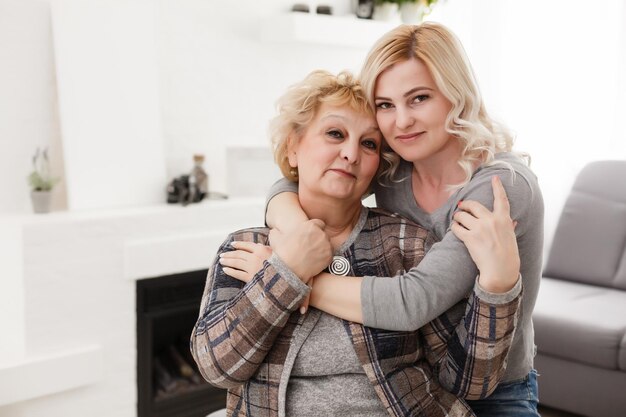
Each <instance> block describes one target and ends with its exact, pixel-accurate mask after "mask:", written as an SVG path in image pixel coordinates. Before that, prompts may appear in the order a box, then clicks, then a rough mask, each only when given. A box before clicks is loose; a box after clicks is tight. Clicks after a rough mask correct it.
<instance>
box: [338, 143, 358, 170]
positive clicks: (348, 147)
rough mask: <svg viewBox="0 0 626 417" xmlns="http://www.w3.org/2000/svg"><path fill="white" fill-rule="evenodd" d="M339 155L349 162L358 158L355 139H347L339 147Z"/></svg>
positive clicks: (353, 161) (352, 162)
mask: <svg viewBox="0 0 626 417" xmlns="http://www.w3.org/2000/svg"><path fill="white" fill-rule="evenodd" d="M341 157H342V158H343V159H345V160H346V161H348V162H349V163H351V164H354V163H356V162H358V160H359V144H358V143H357V141H351V140H347V141H345V142H344V143H343V146H342V147H341Z"/></svg>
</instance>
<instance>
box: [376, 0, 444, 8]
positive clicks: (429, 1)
mask: <svg viewBox="0 0 626 417" xmlns="http://www.w3.org/2000/svg"><path fill="white" fill-rule="evenodd" d="M383 3H396V4H398V5H402V4H403V3H423V5H424V6H426V7H431V6H433V5H435V3H437V0H376V4H383Z"/></svg>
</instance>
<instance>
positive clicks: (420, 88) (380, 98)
mask: <svg viewBox="0 0 626 417" xmlns="http://www.w3.org/2000/svg"><path fill="white" fill-rule="evenodd" d="M422 90H427V91H433V89H432V88H430V87H426V86H418V87H414V88H411V89H410V90H409V91H407V92H406V93H404V94H403V95H402V97H408V96H410V95H411V94H414V93H416V92H418V91H422ZM374 100H389V101H390V100H391V99H390V98H389V97H383V96H376V97H374Z"/></svg>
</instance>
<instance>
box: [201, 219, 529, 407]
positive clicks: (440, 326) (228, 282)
mask: <svg viewBox="0 0 626 417" xmlns="http://www.w3.org/2000/svg"><path fill="white" fill-rule="evenodd" d="M362 220H363V222H362V223H363V224H362V229H361V231H360V233H359V234H358V236H357V238H356V239H355V241H354V242H353V243H352V245H350V247H349V248H348V249H347V250H346V252H344V253H343V255H344V256H345V257H346V258H347V259H348V260H349V261H350V263H351V267H352V269H351V271H350V274H349V275H354V276H364V275H370V276H379V277H393V276H394V275H397V274H399V273H402V272H404V271H407V270H409V269H410V268H411V267H413V266H414V265H416V264H417V263H419V261H420V260H421V259H422V258H423V257H424V253H425V246H428V245H429V243H432V242H431V241H430V237H429V235H428V232H427V231H426V230H425V229H423V228H421V227H419V226H417V225H415V224H412V223H410V222H408V221H406V220H404V219H402V218H400V217H396V216H392V215H390V214H388V213H387V212H385V211H383V210H379V209H369V210H368V209H364V214H363V216H362ZM357 227H358V226H357ZM267 236H268V229H266V228H253V229H245V230H241V231H238V232H235V233H233V234H231V235H230V236H229V237H228V238H227V239H226V241H225V242H224V243H223V244H222V246H221V247H220V249H219V253H221V252H224V251H228V250H231V248H230V246H229V243H230V242H232V241H235V240H236V241H252V242H258V243H263V244H265V243H267ZM218 255H219V254H218ZM279 264H281V262H280V260H279V259H278V258H277V257H275V256H273V257H272V258H270V260H269V262H268V261H266V262H265V263H264V265H263V268H262V269H261V270H260V271H259V272H258V273H257V274H256V276H255V277H254V278H253V279H252V280H251V281H250V282H249V283H247V284H245V285H244V283H242V282H240V281H237V280H235V279H233V278H231V277H228V276H227V275H225V274H224V272H223V271H222V268H221V266H220V264H219V263H218V262H217V258H216V261H215V262H214V264H213V266H212V268H211V269H210V270H209V274H208V278H207V283H206V287H205V291H204V295H203V298H202V303H201V307H200V314H199V318H198V321H197V323H196V325H195V327H194V330H193V333H192V336H191V350H192V354H193V356H194V358H195V360H196V362H197V364H198V366H199V368H200V371H201V373H202V375H203V376H204V377H205V379H206V380H207V381H209V382H210V383H211V384H213V385H216V386H219V387H223V388H228V399H227V410H228V415H229V416H254V417H258V416H268V417H269V416H279V415H284V408H285V404H284V397H283V400H280V401H279V398H280V395H279V392H280V390H281V384H283V385H284V384H285V383H286V381H287V380H288V375H283V373H284V371H285V366H284V365H285V360H286V358H287V355H288V353H289V350H290V348H293V343H294V335H295V334H296V333H297V331H298V330H299V329H302V328H303V327H302V325H303V323H304V322H305V320H306V318H307V315H308V314H312V313H314V312H317V313H319V311H316V310H315V309H310V310H309V313H307V314H305V315H301V314H300V313H299V312H298V308H299V306H300V303H301V302H302V300H303V298H304V297H305V296H306V295H307V293H308V287H307V286H305V285H304V284H302V283H301V282H300V281H299V280H297V279H294V278H293V277H288V276H286V275H289V274H285V273H282V274H281V273H280V272H279V270H280V271H284V269H283V267H284V265H279ZM338 279H341V278H340V277H338ZM381 279H390V278H381ZM391 279H393V278H391ZM520 281H521V280H520ZM520 285H521V284H519V283H518V286H517V287H516V290H515V292H514V293H513V297H510V298H512V300H511V301H508V302H504V303H502V304H488V303H486V302H484V301H483V300H481V299H480V298H479V296H478V295H477V292H476V290H475V291H474V292H473V293H472V294H470V295H469V297H468V298H467V299H464V300H462V301H461V302H459V303H458V304H457V305H455V306H454V307H452V308H451V309H450V310H448V311H447V312H446V313H444V314H442V315H441V316H439V317H438V318H436V319H435V320H433V321H432V322H430V323H428V324H427V325H426V326H424V327H422V328H421V329H419V330H418V331H415V332H397V331H386V330H380V329H373V328H368V327H364V326H362V325H360V324H356V323H351V322H347V321H344V327H345V328H346V331H347V332H348V334H349V337H350V339H351V341H352V343H353V345H354V349H355V352H356V354H357V357H358V358H359V361H360V362H361V364H362V366H363V369H364V371H365V373H366V375H367V377H368V379H369V380H370V382H371V383H372V385H373V386H374V389H375V391H376V393H377V394H378V397H379V398H380V400H381V402H382V403H383V405H384V407H385V408H386V409H387V411H388V412H389V415H391V416H428V417H439V416H442V417H443V416H473V415H474V414H473V413H472V411H471V409H470V408H469V407H468V405H467V404H466V403H465V401H463V400H462V399H460V398H459V397H467V398H480V397H484V396H487V395H488V394H489V393H491V391H493V389H495V387H496V386H497V384H498V382H499V380H500V378H501V376H502V375H503V373H504V369H505V367H506V357H507V354H508V351H509V347H510V345H511V340H512V337H513V333H514V329H515V325H516V322H517V311H518V307H519V304H520V299H521V289H520V288H521V287H520ZM287 372H288V370H287ZM444 386H445V388H446V389H447V390H446V389H444ZM282 389H283V395H284V389H285V387H282ZM451 392H452V393H454V394H456V395H454V394H452V393H451Z"/></svg>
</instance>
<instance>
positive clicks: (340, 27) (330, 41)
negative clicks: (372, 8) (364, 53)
mask: <svg viewBox="0 0 626 417" xmlns="http://www.w3.org/2000/svg"><path fill="white" fill-rule="evenodd" d="M395 26H396V23H391V22H381V21H376V20H368V19H359V18H357V17H356V16H328V15H318V14H312V13H298V12H292V13H286V14H281V15H277V16H273V17H271V18H268V19H266V20H264V21H263V23H262V25H261V39H262V40H264V41H266V42H283V43H286V42H302V43H310V44H318V45H334V46H347V47H355V48H366V49H369V48H371V46H372V45H373V44H374V42H375V41H376V40H377V39H379V38H380V37H381V36H382V35H383V34H385V33H387V32H388V31H390V30H391V29H393V28H394V27H395Z"/></svg>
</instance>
